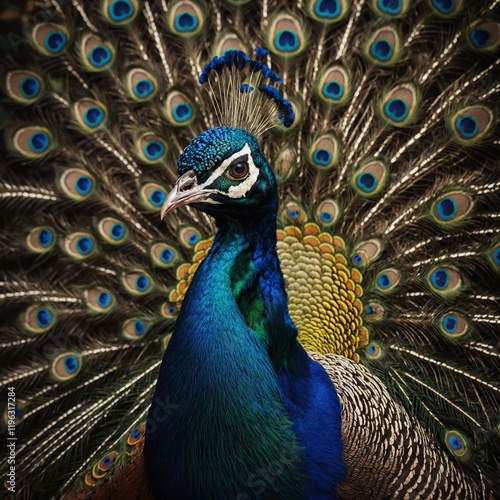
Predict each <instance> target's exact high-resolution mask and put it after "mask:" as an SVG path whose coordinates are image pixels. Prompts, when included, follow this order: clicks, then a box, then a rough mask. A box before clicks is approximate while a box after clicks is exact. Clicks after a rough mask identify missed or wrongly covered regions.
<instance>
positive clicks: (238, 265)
mask: <svg viewBox="0 0 500 500" xmlns="http://www.w3.org/2000/svg"><path fill="white" fill-rule="evenodd" d="M276 205H277V202H275V201H273V202H272V206H271V207H266V208H267V209H266V210H265V211H263V212H262V214H264V215H263V216H262V218H258V217H253V218H252V220H253V222H252V221H247V222H241V221H240V222H236V221H225V222H224V223H223V224H221V227H220V229H219V231H218V233H217V235H216V237H215V239H214V243H213V246H212V248H211V250H210V252H209V254H208V255H207V257H206V259H205V260H204V261H203V262H202V264H201V265H200V267H199V268H198V271H197V272H196V275H195V276H194V278H193V281H192V283H191V285H190V287H189V289H188V292H187V294H186V297H185V299H184V302H183V305H182V309H181V312H180V314H179V317H178V319H177V323H176V327H175V330H174V333H173V335H172V339H171V341H170V343H169V346H168V349H167V351H166V353H165V355H164V359H163V363H162V367H161V370H160V374H159V378H158V383H157V387H156V392H155V397H154V400H153V404H152V406H151V409H150V414H149V420H148V430H149V432H148V433H147V436H146V447H145V462H146V470H147V474H148V478H149V481H150V484H151V486H152V488H153V491H154V493H155V494H156V495H157V496H158V497H159V498H161V497H166V496H171V497H175V498H222V497H224V498H226V497H227V498H231V497H232V498H236V497H237V496H238V495H239V494H245V493H247V494H248V495H249V496H250V497H254V496H258V497H259V498H277V497H279V498H304V497H309V495H310V494H311V492H312V491H313V489H314V487H313V486H311V485H310V482H311V478H312V477H314V476H315V474H316V471H315V470H312V469H314V468H315V467H316V466H315V461H316V459H315V458H314V457H311V456H310V455H311V451H310V450H313V451H314V450H315V449H316V448H315V446H314V443H307V441H308V440H310V438H311V436H312V438H313V439H314V440H317V439H318V438H319V439H320V440H322V441H324V442H323V443H319V447H320V448H321V450H319V451H318V453H321V454H323V451H324V450H323V448H325V446H326V447H327V448H328V449H329V451H330V454H328V453H327V456H328V460H331V450H330V448H332V444H331V443H332V436H334V439H333V440H334V441H335V445H334V446H333V447H334V448H335V452H336V454H337V459H336V462H338V464H337V466H338V467H337V468H338V469H339V473H338V476H339V478H340V477H341V476H342V474H343V465H342V459H341V451H342V448H341V442H340V408H337V407H335V408H334V409H333V410H332V409H331V406H332V405H331V404H330V400H331V399H333V400H334V401H333V403H336V404H337V406H338V399H337V396H336V394H335V392H334V390H333V386H332V385H331V383H330V382H329V380H328V377H327V376H326V374H325V373H324V371H323V374H324V376H323V374H321V373H319V380H318V373H316V372H317V371H318V367H319V365H317V364H316V363H314V362H312V361H311V360H310V359H309V358H308V357H307V355H306V354H305V352H304V351H303V349H302V348H301V347H300V346H299V344H298V343H297V341H296V329H295V326H294V325H293V323H292V321H291V319H290V317H289V315H288V309H287V305H286V304H287V302H286V292H285V288H284V280H283V276H282V274H281V271H280V268H279V261H278V257H277V254H276V249H275V246H276V222H275V218H276V210H277V207H276ZM256 219H258V222H256ZM321 370H322V369H321ZM313 379H314V380H313ZM312 382H314V384H316V383H318V382H319V384H320V385H321V386H322V385H324V384H325V383H326V386H325V387H326V388H325V389H321V387H320V389H321V390H320V391H319V392H318V394H321V397H322V400H319V401H316V399H317V398H316V396H315V395H314V394H315V391H316V388H314V390H311V388H312V387H311V386H312ZM309 384H311V386H309ZM297 389H298V390H299V391H300V394H294V392H295V391H297ZM325 391H326V392H325ZM303 398H306V400H307V401H302V399H303ZM166 404H170V405H172V408H175V410H173V411H171V412H169V413H171V414H168V415H165V412H164V411H163V413H162V411H161V409H162V408H163V407H165V405H166ZM311 404H312V405H313V406H314V407H309V405H311ZM325 404H327V408H325V411H323V410H322V407H323V406H325ZM305 406H307V407H305ZM308 410H313V412H310V411H308ZM315 412H319V413H320V414H321V417H320V418H318V416H317V415H314V413H315ZM325 419H326V420H327V421H328V422H327V424H328V425H330V426H331V427H332V429H331V430H330V429H328V432H327V433H326V434H325V430H324V428H325V422H324V420H325ZM311 424H312V428H311ZM320 427H321V428H322V429H323V430H321V429H320ZM318 432H319V434H318ZM323 434H325V435H323ZM311 444H313V446H311ZM304 447H305V449H304ZM308 450H309V451H308ZM322 461H323V459H321V458H320V459H319V462H322ZM313 462H314V463H313ZM321 467H322V468H323V469H325V470H327V469H329V464H322V465H321ZM321 467H320V468H321ZM330 468H331V467H330ZM276 470H277V471H279V474H275V472H273V471H276ZM325 470H321V471H320V472H319V473H318V474H319V475H322V476H324V475H325ZM327 473H328V474H329V475H331V471H330V470H327ZM304 476H307V478H308V479H305V478H304ZM323 483H324V484H322V486H321V488H322V490H321V491H320V490H318V489H316V490H314V492H315V493H316V496H315V498H321V492H322V491H323V490H324V491H325V493H328V494H329V495H330V498H331V495H332V492H334V487H335V484H332V481H331V479H329V478H326V479H325V478H323ZM318 492H319V493H318ZM244 498H246V497H244ZM311 498H312V496H311Z"/></svg>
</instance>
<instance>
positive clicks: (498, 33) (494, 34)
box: [467, 20, 500, 52]
mask: <svg viewBox="0 0 500 500" xmlns="http://www.w3.org/2000/svg"><path fill="white" fill-rule="evenodd" d="M467 42H468V43H469V45H470V46H471V47H472V48H473V49H474V50H478V51H481V52H495V51H497V50H498V48H499V47H500V23H498V22H496V21H488V20H484V21H481V20H480V21H476V22H474V23H471V24H470V25H469V26H468V27H467Z"/></svg>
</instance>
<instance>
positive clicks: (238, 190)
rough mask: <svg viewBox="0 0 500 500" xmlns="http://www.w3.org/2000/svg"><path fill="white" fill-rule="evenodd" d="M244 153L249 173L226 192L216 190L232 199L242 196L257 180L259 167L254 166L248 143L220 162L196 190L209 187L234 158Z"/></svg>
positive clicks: (222, 173)
mask: <svg viewBox="0 0 500 500" xmlns="http://www.w3.org/2000/svg"><path fill="white" fill-rule="evenodd" d="M244 155H246V157H247V159H248V160H247V162H248V168H249V174H248V176H247V178H246V179H245V180H244V181H242V182H240V183H239V184H237V185H236V186H231V187H230V188H229V190H228V192H227V193H223V192H222V191H218V193H220V194H222V195H225V196H229V197H230V198H233V199H237V198H244V197H245V195H246V194H247V193H248V191H250V189H252V186H253V185H254V184H255V183H256V182H257V179H258V177H259V169H258V168H257V167H256V166H255V163H254V162H253V158H252V152H251V150H250V146H249V145H248V143H245V145H244V146H243V148H241V150H240V151H237V152H236V153H234V154H233V155H231V156H230V157H229V158H226V159H225V160H224V161H223V162H222V163H221V164H220V166H219V167H217V168H216V169H215V170H214V171H213V173H212V175H211V176H210V177H209V178H208V179H207V180H206V181H205V182H204V183H203V184H200V185H199V186H198V187H197V190H198V189H199V190H200V191H201V190H202V189H204V188H209V187H210V185H211V184H213V183H214V182H215V181H216V180H217V179H218V178H219V177H221V176H222V175H224V173H225V172H226V170H227V168H228V167H229V165H230V164H231V163H232V162H233V161H234V160H236V159H237V158H239V157H241V156H244Z"/></svg>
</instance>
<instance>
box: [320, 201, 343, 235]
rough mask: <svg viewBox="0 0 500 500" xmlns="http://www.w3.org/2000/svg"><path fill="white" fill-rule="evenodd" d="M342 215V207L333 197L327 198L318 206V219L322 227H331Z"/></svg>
mask: <svg viewBox="0 0 500 500" xmlns="http://www.w3.org/2000/svg"><path fill="white" fill-rule="evenodd" d="M339 216H340V208H339V205H338V203H337V202H336V201H335V200H334V199H333V198H326V199H325V200H323V201H321V202H320V203H319V204H318V206H317V207H316V220H317V221H318V224H320V226H321V227H323V228H327V227H331V226H333V225H334V224H336V223H337V221H338V219H339Z"/></svg>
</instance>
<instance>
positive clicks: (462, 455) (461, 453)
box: [444, 430, 473, 464]
mask: <svg viewBox="0 0 500 500" xmlns="http://www.w3.org/2000/svg"><path fill="white" fill-rule="evenodd" d="M444 444H445V445H446V448H448V451H450V453H451V454H452V455H453V456H454V457H455V458H456V459H457V460H458V461H459V462H461V463H463V464H467V463H470V462H471V460H472V456H473V453H472V447H471V445H470V443H469V440H468V439H467V437H466V436H465V435H464V434H462V433H461V432H459V431H457V430H448V431H446V433H445V436H444Z"/></svg>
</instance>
